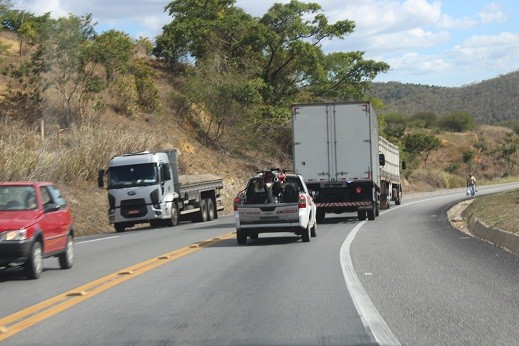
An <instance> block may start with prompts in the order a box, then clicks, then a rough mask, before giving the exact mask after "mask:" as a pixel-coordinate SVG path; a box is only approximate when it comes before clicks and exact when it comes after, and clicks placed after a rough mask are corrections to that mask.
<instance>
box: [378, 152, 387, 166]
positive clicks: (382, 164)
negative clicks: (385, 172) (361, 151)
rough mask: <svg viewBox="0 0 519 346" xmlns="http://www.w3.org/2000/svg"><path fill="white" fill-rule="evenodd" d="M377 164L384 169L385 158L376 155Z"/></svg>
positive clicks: (381, 155)
mask: <svg viewBox="0 0 519 346" xmlns="http://www.w3.org/2000/svg"><path fill="white" fill-rule="evenodd" d="M378 162H379V163H380V166H381V167H384V166H385V165H386V157H385V156H384V154H378Z"/></svg>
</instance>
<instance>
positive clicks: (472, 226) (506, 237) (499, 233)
mask: <svg viewBox="0 0 519 346" xmlns="http://www.w3.org/2000/svg"><path fill="white" fill-rule="evenodd" d="M473 201H474V200H473V199H469V200H465V201H462V202H460V203H458V204H455V205H454V206H452V207H451V208H450V209H449V210H448V211H447V217H448V219H449V221H450V223H451V225H452V227H454V228H456V229H457V230H459V231H460V232H463V233H464V234H467V235H470V236H472V237H475V238H479V239H482V240H486V241H488V242H490V243H492V244H495V245H498V246H500V247H502V248H504V249H506V250H508V251H510V252H513V253H515V254H518V255H519V235H517V234H515V233H511V232H507V231H505V230H502V229H498V228H492V227H489V226H488V225H486V224H485V223H484V222H483V220H481V219H480V218H478V217H475V216H472V217H467V213H465V210H466V209H467V208H468V207H469V206H470V205H471V204H472V202H473Z"/></svg>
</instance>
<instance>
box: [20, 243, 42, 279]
mask: <svg viewBox="0 0 519 346" xmlns="http://www.w3.org/2000/svg"><path fill="white" fill-rule="evenodd" d="M24 270H25V274H26V275H27V278H29V279H38V278H39V277H40V275H41V272H42V271H43V250H42V248H41V243H40V242H39V241H36V242H35V243H34V244H32V248H31V253H30V255H29V260H28V261H27V262H26V263H25V265H24Z"/></svg>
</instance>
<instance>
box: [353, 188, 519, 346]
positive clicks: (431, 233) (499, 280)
mask: <svg viewBox="0 0 519 346" xmlns="http://www.w3.org/2000/svg"><path fill="white" fill-rule="evenodd" d="M512 186H515V187H516V188H517V184H515V185H512ZM508 187H510V185H507V186H506V187H484V188H480V192H479V194H480V195H481V194H484V193H490V192H495V191H498V190H501V189H503V188H508ZM462 199H465V197H464V196H463V191H456V192H455V193H454V194H453V193H451V192H447V193H443V194H431V195H429V196H424V197H420V198H419V199H415V200H407V201H406V203H405V204H404V205H402V207H398V208H392V209H389V210H388V211H386V212H384V213H383V215H382V216H381V217H380V218H379V219H377V220H376V221H375V222H372V223H366V224H365V225H364V226H363V227H361V229H362V230H361V231H359V233H358V235H357V237H356V238H355V241H354V247H352V257H353V259H354V265H355V269H356V271H357V273H358V274H359V278H360V280H361V282H362V285H363V287H364V288H365V290H366V292H367V294H368V295H369V297H370V298H371V301H372V302H373V304H374V305H375V306H376V307H377V310H378V311H379V313H380V314H381V316H382V317H383V318H384V320H385V321H386V322H387V323H388V326H389V328H390V329H391V331H392V332H393V333H394V335H395V336H396V337H397V339H398V340H399V342H401V343H402V344H407V345H415V344H420V345H424V344H429V345H446V344H451V345H452V344H456V345H459V344H470V345H517V344H519V328H518V327H517V326H518V325H519V324H518V323H519V318H518V315H517V312H518V311H519V291H518V290H517V287H519V256H517V255H514V254H511V253H509V252H507V251H505V250H503V249H501V248H499V247H497V246H494V245H492V244H489V243H488V242H485V241H481V240H478V239H475V238H472V237H469V236H467V235H465V234H463V233H461V232H459V231H457V230H456V229H454V228H452V227H451V226H450V223H449V222H448V220H447V216H446V213H447V210H448V209H449V207H450V206H451V205H453V204H454V203H455V202H458V201H460V200H462Z"/></svg>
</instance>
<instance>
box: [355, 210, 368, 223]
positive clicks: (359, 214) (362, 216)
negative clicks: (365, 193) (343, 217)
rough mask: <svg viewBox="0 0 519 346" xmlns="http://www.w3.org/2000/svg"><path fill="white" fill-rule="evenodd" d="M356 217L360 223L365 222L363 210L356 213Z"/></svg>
mask: <svg viewBox="0 0 519 346" xmlns="http://www.w3.org/2000/svg"><path fill="white" fill-rule="evenodd" d="M357 217H358V218H359V220H360V221H364V220H366V211H365V210H359V211H357Z"/></svg>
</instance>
